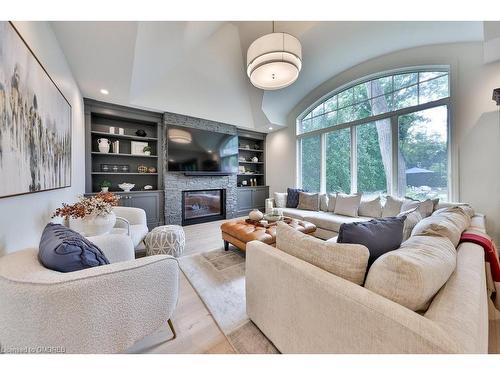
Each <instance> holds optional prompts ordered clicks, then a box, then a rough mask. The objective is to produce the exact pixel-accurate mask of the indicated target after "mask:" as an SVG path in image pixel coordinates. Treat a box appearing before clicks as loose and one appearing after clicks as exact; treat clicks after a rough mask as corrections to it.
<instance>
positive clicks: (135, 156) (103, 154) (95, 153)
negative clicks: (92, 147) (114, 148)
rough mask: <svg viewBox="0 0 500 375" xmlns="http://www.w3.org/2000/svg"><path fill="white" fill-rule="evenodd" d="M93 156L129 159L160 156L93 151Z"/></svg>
mask: <svg viewBox="0 0 500 375" xmlns="http://www.w3.org/2000/svg"><path fill="white" fill-rule="evenodd" d="M92 155H99V156H125V157H127V158H157V157H158V155H136V154H115V153H114V152H108V153H107V154H106V153H104V152H97V151H92Z"/></svg>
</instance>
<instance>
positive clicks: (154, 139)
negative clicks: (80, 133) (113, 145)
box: [91, 130, 158, 141]
mask: <svg viewBox="0 0 500 375" xmlns="http://www.w3.org/2000/svg"><path fill="white" fill-rule="evenodd" d="M91 133H92V134H96V135H102V136H106V137H109V138H116V139H129V140H132V141H157V140H158V138H153V137H139V136H137V135H125V134H113V133H106V132H100V131H96V130H92V131H91Z"/></svg>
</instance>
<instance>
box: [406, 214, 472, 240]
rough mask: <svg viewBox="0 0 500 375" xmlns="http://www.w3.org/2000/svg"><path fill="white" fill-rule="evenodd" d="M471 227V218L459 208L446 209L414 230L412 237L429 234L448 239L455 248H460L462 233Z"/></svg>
mask: <svg viewBox="0 0 500 375" xmlns="http://www.w3.org/2000/svg"><path fill="white" fill-rule="evenodd" d="M469 225H470V217H469V216H468V215H467V214H466V213H465V212H464V211H463V210H462V209H460V208H459V207H450V208H446V209H445V210H444V211H441V212H438V213H437V214H435V215H432V216H429V217H427V218H425V219H423V220H422V221H420V222H419V223H418V224H417V225H416V226H415V228H413V231H412V236H415V235H418V234H427V235H434V236H443V237H447V238H448V239H449V240H450V241H451V242H452V243H453V246H455V247H456V246H458V243H459V242H460V236H461V235H462V232H463V231H464V230H465V229H467V227H468V226H469Z"/></svg>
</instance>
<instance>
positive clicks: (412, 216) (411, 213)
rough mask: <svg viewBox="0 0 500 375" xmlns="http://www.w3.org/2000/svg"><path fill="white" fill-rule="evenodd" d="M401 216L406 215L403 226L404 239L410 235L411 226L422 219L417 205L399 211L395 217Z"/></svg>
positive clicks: (413, 226)
mask: <svg viewBox="0 0 500 375" xmlns="http://www.w3.org/2000/svg"><path fill="white" fill-rule="evenodd" d="M402 216H406V220H405V223H404V226H403V241H406V240H407V239H408V238H410V237H411V232H412V231H413V228H415V225H417V224H418V223H419V222H420V220H422V214H421V213H420V211H419V210H418V207H415V208H413V209H410V210H408V211H403V212H401V213H400V214H398V216H397V217H402Z"/></svg>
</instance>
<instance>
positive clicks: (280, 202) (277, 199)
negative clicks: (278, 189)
mask: <svg viewBox="0 0 500 375" xmlns="http://www.w3.org/2000/svg"><path fill="white" fill-rule="evenodd" d="M286 197H287V194H286V193H274V207H276V208H285V207H286Z"/></svg>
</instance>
